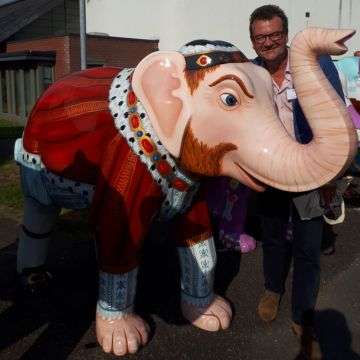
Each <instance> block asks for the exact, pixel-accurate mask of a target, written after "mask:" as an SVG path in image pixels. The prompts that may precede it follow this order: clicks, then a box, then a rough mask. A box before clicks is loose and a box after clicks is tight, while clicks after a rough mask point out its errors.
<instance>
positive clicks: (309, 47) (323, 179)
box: [257, 28, 357, 192]
mask: <svg viewBox="0 0 360 360" xmlns="http://www.w3.org/2000/svg"><path fill="white" fill-rule="evenodd" d="M353 34H354V31H350V30H325V29H319V28H308V29H306V30H304V31H302V32H301V33H299V34H298V35H297V36H296V37H295V38H294V40H293V42H292V44H291V47H290V68H291V71H292V76H293V82H294V87H295V90H296V93H297V96H298V99H299V102H300V105H301V108H302V109H303V112H304V114H305V117H306V119H307V120H308V122H309V125H310V127H311V129H312V132H313V139H312V140H311V142H309V143H308V144H300V143H298V142H296V141H292V140H291V139H289V137H288V136H286V137H284V136H282V141H281V144H279V142H278V143H277V145H276V147H277V148H276V149H272V150H271V151H270V153H272V154H274V153H276V156H273V157H272V158H271V159H268V160H269V162H268V164H269V168H268V169H267V170H266V173H267V175H268V176H266V177H264V178H263V179H261V178H259V177H258V176H257V177H258V179H259V180H262V181H264V182H265V183H267V184H269V185H271V186H273V187H276V188H279V189H282V190H286V191H294V192H297V191H307V190H312V189H315V188H318V187H320V186H322V185H324V184H326V183H328V182H329V181H331V180H332V179H334V178H336V177H337V176H339V175H340V174H341V173H342V172H343V171H344V170H345V169H346V168H347V167H348V166H349V165H350V162H351V161H352V159H353V157H354V155H355V152H356V150H357V137H356V132H355V129H354V126H353V124H352V122H351V119H350V117H349V115H348V113H347V110H346V107H345V104H344V102H343V101H342V99H341V98H340V97H339V95H338V94H337V93H336V91H335V90H334V89H333V87H332V86H331V84H330V83H329V81H328V80H327V78H326V77H325V75H324V73H323V72H322V70H321V68H320V66H319V63H318V61H317V57H318V56H319V55H321V54H331V55H339V54H343V53H345V52H346V50H347V48H346V47H345V46H344V44H343V42H344V41H345V40H347V39H348V38H349V37H351V36H352V35H353ZM278 139H279V138H278ZM269 179H271V180H269Z"/></svg>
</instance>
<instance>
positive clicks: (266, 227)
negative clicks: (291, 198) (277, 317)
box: [262, 217, 292, 295]
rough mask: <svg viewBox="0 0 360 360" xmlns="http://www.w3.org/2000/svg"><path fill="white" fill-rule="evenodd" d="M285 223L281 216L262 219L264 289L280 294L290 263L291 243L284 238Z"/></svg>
mask: <svg viewBox="0 0 360 360" xmlns="http://www.w3.org/2000/svg"><path fill="white" fill-rule="evenodd" d="M286 226H287V223H284V219H282V218H268V217H266V218H265V217H264V218H263V219H262V231H263V234H264V236H263V244H262V247H263V271H264V280H265V289H266V290H269V291H272V292H274V293H277V294H279V295H282V294H283V293H284V292H285V280H286V277H287V274H288V271H289V266H290V263H291V247H292V244H291V242H290V241H288V240H287V239H286V234H285V229H286Z"/></svg>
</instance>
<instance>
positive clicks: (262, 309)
mask: <svg viewBox="0 0 360 360" xmlns="http://www.w3.org/2000/svg"><path fill="white" fill-rule="evenodd" d="M279 303H280V294H277V293H274V292H272V291H270V290H265V293H264V294H263V296H262V297H261V299H260V301H259V305H258V314H259V316H260V319H261V320H263V321H265V322H270V321H273V320H275V318H276V316H277V313H278V309H279Z"/></svg>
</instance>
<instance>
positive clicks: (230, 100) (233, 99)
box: [220, 93, 238, 106]
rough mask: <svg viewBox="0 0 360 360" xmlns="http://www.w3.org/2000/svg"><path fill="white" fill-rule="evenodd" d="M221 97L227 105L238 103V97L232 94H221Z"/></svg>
mask: <svg viewBox="0 0 360 360" xmlns="http://www.w3.org/2000/svg"><path fill="white" fill-rule="evenodd" d="M220 99H221V101H222V102H223V103H224V105H226V106H235V105H236V104H237V103H238V101H237V99H236V97H235V96H234V95H232V94H227V93H225V94H221V95H220Z"/></svg>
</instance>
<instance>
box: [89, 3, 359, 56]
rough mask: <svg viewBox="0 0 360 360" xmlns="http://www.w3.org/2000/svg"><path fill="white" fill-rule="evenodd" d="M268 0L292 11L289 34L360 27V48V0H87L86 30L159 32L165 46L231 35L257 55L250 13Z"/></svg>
mask: <svg viewBox="0 0 360 360" xmlns="http://www.w3.org/2000/svg"><path fill="white" fill-rule="evenodd" d="M268 3H272V4H277V5H279V6H280V7H281V8H282V9H283V10H284V11H285V12H286V14H287V15H288V17H289V38H290V39H291V38H292V37H293V35H294V34H295V33H296V32H298V31H299V30H301V29H303V28H305V27H306V26H323V27H333V28H337V27H338V26H340V27H342V28H355V29H356V30H357V31H358V33H357V35H356V36H355V37H354V38H353V39H352V40H350V41H349V42H348V44H349V49H350V50H351V51H354V50H356V49H360V0H272V1H270V2H269V1H264V0H207V1H204V0H87V31H88V32H101V33H107V34H109V35H111V36H119V37H135V38H143V39H154V38H158V39H160V43H159V47H160V49H161V50H175V49H178V48H179V47H180V46H181V45H183V44H184V43H186V42H188V41H191V40H194V39H199V38H206V39H212V40H214V39H219V40H226V41H230V42H232V43H234V44H235V45H237V46H238V47H239V48H240V49H241V50H242V51H243V52H244V53H245V54H246V55H248V56H249V57H253V56H254V55H255V54H254V51H253V50H252V47H251V43H250V40H249V31H248V26H249V25H248V21H249V15H250V13H251V12H252V11H253V10H254V9H255V8H256V7H258V6H261V5H265V4H268ZM306 12H309V17H306V15H305V14H306Z"/></svg>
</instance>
